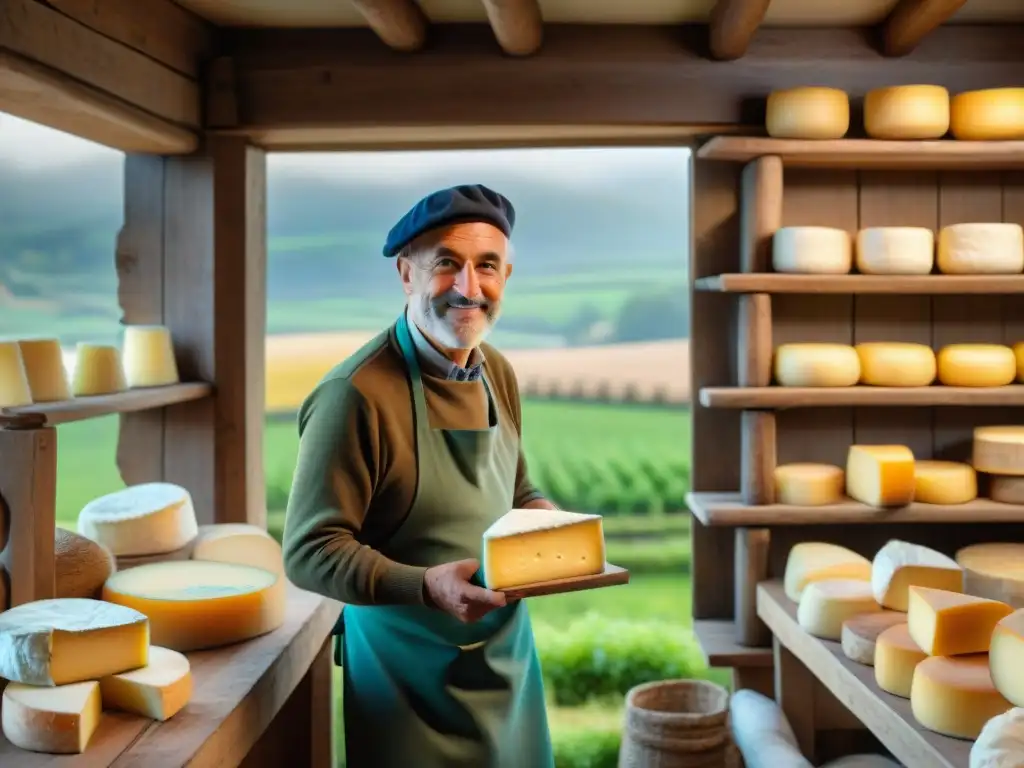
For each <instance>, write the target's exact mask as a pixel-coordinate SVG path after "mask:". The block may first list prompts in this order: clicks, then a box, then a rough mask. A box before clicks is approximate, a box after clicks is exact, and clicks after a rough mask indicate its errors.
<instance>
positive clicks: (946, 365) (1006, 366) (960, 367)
mask: <svg viewBox="0 0 1024 768" xmlns="http://www.w3.org/2000/svg"><path fill="white" fill-rule="evenodd" d="M938 369H939V382H940V383H942V384H945V385H946V386H947V387H1004V386H1006V385H1007V384H1012V383H1013V380H1014V378H1016V376H1017V360H1016V358H1015V357H1014V356H1013V350H1012V349H1010V348H1009V347H1006V346H1003V345H1002V344H950V345H949V346H946V347H943V348H942V349H940V350H939V354H938Z"/></svg>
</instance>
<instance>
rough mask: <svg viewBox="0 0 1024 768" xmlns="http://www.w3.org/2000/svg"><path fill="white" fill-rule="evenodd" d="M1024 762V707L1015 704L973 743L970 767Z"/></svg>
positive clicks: (1012, 767) (1013, 767)
mask: <svg viewBox="0 0 1024 768" xmlns="http://www.w3.org/2000/svg"><path fill="white" fill-rule="evenodd" d="M989 663H990V664H991V659H990V660H989ZM1022 763H1024V709H1022V708H1021V707H1014V708H1013V709H1009V710H1007V711H1006V712H1004V713H1003V714H1001V715H996V716H995V717H993V718H992V719H991V720H989V721H988V722H987V723H985V727H984V728H982V729H981V733H980V734H979V735H978V738H977V739H976V740H975V742H974V744H973V745H972V746H971V762H970V766H969V768H1019V766H1020V765H1021V764H1022Z"/></svg>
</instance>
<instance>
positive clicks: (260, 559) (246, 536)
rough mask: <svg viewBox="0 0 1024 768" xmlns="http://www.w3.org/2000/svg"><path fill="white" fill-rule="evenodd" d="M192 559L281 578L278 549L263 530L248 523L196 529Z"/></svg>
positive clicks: (281, 564)
mask: <svg viewBox="0 0 1024 768" xmlns="http://www.w3.org/2000/svg"><path fill="white" fill-rule="evenodd" d="M192 559H193V560H207V561H210V562H214V563H234V564H236V565H248V566H252V567H253V568H263V569H264V570H267V571H270V572H272V573H276V574H278V575H279V576H281V577H284V557H283V555H282V553H281V545H280V544H278V543H277V540H276V539H275V538H274V537H273V536H271V535H270V534H269V533H267V531H265V530H264V529H263V528H260V527H259V526H257V525H249V524H247V523H219V524H215V525H201V526H199V534H198V535H197V536H196V539H195V541H194V542H193V544H192Z"/></svg>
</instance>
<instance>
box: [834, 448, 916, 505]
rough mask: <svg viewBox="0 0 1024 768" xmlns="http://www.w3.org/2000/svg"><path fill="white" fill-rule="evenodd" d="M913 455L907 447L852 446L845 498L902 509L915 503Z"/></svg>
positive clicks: (847, 459) (849, 455)
mask: <svg viewBox="0 0 1024 768" xmlns="http://www.w3.org/2000/svg"><path fill="white" fill-rule="evenodd" d="M915 488H916V480H915V474H914V454H913V453H911V451H910V449H909V448H907V446H905V445H851V446H850V450H849V453H848V454H847V458H846V495H847V496H849V497H850V498H851V499H855V500H857V501H859V502H862V503H864V504H867V505H869V506H872V507H880V508H882V507H902V506H906V505H907V504H910V502H912V501H913V500H914V491H915Z"/></svg>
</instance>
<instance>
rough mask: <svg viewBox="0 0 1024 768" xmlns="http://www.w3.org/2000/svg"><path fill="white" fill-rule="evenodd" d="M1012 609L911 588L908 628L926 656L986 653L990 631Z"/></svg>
mask: <svg viewBox="0 0 1024 768" xmlns="http://www.w3.org/2000/svg"><path fill="white" fill-rule="evenodd" d="M1012 612H1013V609H1012V608H1011V607H1010V606H1008V605H1007V604H1006V603H1001V602H999V601H998V600H989V599H987V598H984V597H976V596H974V595H964V594H961V593H959V592H949V591H947V590H944V589H931V588H929V587H911V588H910V598H909V601H908V603H907V626H908V627H909V628H910V636H911V637H912V638H914V642H915V643H917V647H918V648H920V649H921V650H922V651H924V652H925V653H927V654H928V655H929V656H962V655H965V654H970V653H988V649H989V642H990V641H991V639H992V630H993V629H995V626H996V624H997V623H999V620H1000V619H1002V618H1004V617H1005V616H1008V615H1009V614H1010V613H1012Z"/></svg>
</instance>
